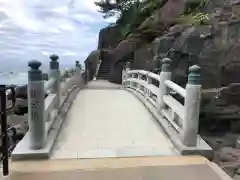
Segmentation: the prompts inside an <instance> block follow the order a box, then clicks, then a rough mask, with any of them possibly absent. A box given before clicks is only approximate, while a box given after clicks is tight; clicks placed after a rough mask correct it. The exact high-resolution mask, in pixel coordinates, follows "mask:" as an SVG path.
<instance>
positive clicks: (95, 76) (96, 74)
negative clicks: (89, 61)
mask: <svg viewBox="0 0 240 180" xmlns="http://www.w3.org/2000/svg"><path fill="white" fill-rule="evenodd" d="M101 64H102V60H99V63H98V64H97V67H96V72H95V75H94V78H93V80H97V76H98V72H99V69H100V66H101Z"/></svg>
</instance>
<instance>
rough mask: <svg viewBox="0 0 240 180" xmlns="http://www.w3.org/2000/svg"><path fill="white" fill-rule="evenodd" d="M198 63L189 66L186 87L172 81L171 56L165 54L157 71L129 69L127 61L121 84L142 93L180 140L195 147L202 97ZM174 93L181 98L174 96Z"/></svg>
mask: <svg viewBox="0 0 240 180" xmlns="http://www.w3.org/2000/svg"><path fill="white" fill-rule="evenodd" d="M199 71H200V67H198V66H196V65H194V66H192V67H190V68H189V75H188V83H187V85H186V87H185V88H183V87H181V86H179V85H178V84H176V83H174V82H173V81H171V60H170V59H168V58H165V59H164V60H163V64H162V70H161V72H160V74H159V75H158V74H154V73H152V72H148V71H144V70H130V68H129V64H127V65H126V67H125V68H124V70H123V73H122V74H123V86H124V87H125V88H131V89H134V90H135V91H137V92H139V93H141V94H142V95H143V96H144V97H145V99H146V100H148V101H149V102H151V104H152V105H154V106H155V108H157V111H158V113H159V114H160V115H161V116H164V117H165V118H166V119H167V120H168V121H169V123H171V125H172V127H174V128H175V130H176V131H177V133H178V135H179V138H180V139H181V141H182V144H183V145H185V146H188V147H194V146H196V144H197V136H198V124H199V109H200V99H201V84H200V72H199ZM176 95H178V96H180V97H181V98H183V99H184V103H181V102H179V101H178V100H177V98H175V97H176Z"/></svg>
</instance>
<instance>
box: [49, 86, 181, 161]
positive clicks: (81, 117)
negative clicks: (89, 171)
mask: <svg viewBox="0 0 240 180" xmlns="http://www.w3.org/2000/svg"><path fill="white" fill-rule="evenodd" d="M108 85H109V84H108ZM91 86H94V85H91ZM98 86H99V84H98ZM117 88H118V87H116V88H115V89H114V88H112V89H101V88H100V89H97V88H93V89H92V88H91V89H84V90H81V91H80V92H79V94H78V95H77V97H76V99H75V101H74V103H73V105H72V107H71V109H70V111H69V112H68V115H67V117H66V120H65V122H64V124H63V125H62V130H61V132H60V134H59V136H58V138H57V140H56V143H55V147H54V149H53V154H52V157H51V158H52V159H65V158H103V157H129V156H156V155H159V156H165V155H176V154H177V152H176V151H175V149H174V148H173V146H172V144H171V142H170V141H169V140H168V138H167V137H165V135H164V133H163V131H162V129H161V128H160V126H159V125H158V124H157V123H156V121H155V119H153V117H152V115H151V114H150V113H149V112H148V110H147V109H146V108H145V106H144V105H143V104H142V103H141V102H140V101H139V100H138V99H137V98H136V97H135V96H134V95H132V94H131V93H129V92H127V91H125V90H122V89H117Z"/></svg>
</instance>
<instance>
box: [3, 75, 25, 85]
mask: <svg viewBox="0 0 240 180" xmlns="http://www.w3.org/2000/svg"><path fill="white" fill-rule="evenodd" d="M27 81H28V74H27V73H0V84H1V85H2V84H5V85H25V84H27Z"/></svg>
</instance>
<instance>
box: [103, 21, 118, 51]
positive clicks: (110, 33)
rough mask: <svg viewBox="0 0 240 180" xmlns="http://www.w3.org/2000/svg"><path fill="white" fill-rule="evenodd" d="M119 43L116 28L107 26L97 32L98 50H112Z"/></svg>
mask: <svg viewBox="0 0 240 180" xmlns="http://www.w3.org/2000/svg"><path fill="white" fill-rule="evenodd" d="M120 41H121V34H120V31H119V28H118V26H108V27H106V28H103V29H101V31H100V32H99V40H98V49H99V50H100V49H108V48H114V47H116V46H117V45H118V43H119V42H120Z"/></svg>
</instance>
